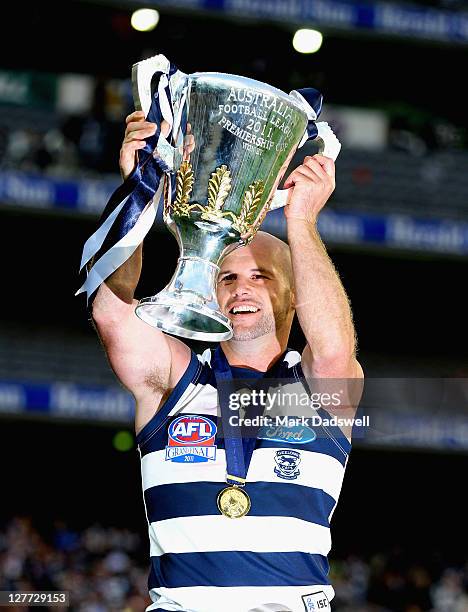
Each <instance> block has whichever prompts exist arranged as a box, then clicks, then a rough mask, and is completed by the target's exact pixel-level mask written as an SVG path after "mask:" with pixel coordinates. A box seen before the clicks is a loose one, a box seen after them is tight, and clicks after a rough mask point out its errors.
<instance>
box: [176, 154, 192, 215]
mask: <svg viewBox="0 0 468 612" xmlns="http://www.w3.org/2000/svg"><path fill="white" fill-rule="evenodd" d="M193 181H194V178H193V170H192V166H191V164H190V162H188V161H183V162H182V163H181V165H180V168H179V170H178V172H177V178H176V199H175V202H174V205H173V213H174V215H177V216H178V217H188V216H189V213H190V210H191V209H192V208H193V205H192V206H190V205H189V203H188V202H189V199H190V194H191V193H192V189H193Z"/></svg>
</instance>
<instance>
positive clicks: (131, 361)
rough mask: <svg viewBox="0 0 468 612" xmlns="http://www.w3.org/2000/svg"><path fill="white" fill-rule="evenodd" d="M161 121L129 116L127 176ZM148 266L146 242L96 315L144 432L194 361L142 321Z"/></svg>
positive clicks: (109, 286) (123, 155)
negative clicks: (141, 290) (141, 289)
mask: <svg viewBox="0 0 468 612" xmlns="http://www.w3.org/2000/svg"><path fill="white" fill-rule="evenodd" d="M154 131H155V125H154V124H152V123H149V122H146V121H145V120H144V115H143V113H142V112H135V113H132V114H131V115H129V116H128V117H127V128H126V131H125V137H124V140H123V143H122V149H121V151H120V169H121V173H122V177H123V178H126V177H127V176H128V175H129V174H130V172H131V171H132V170H133V168H134V165H135V156H136V152H137V151H138V150H139V149H141V148H143V147H144V145H145V142H144V138H146V137H148V136H151V135H152V134H153V133H154ZM141 269H142V245H140V246H139V247H138V248H137V249H136V251H135V252H134V253H133V255H132V256H131V257H130V258H129V259H128V260H127V261H126V262H125V263H123V264H122V265H121V266H120V267H119V268H118V269H117V270H116V271H115V272H114V273H113V274H112V275H111V276H109V278H108V279H107V280H106V281H105V282H104V283H102V285H101V286H100V287H99V289H98V291H97V294H96V297H95V299H94V302H93V306H92V317H93V321H94V323H95V326H96V329H97V331H98V334H99V336H100V338H101V341H102V343H103V345H104V348H105V350H106V353H107V356H108V359H109V362H110V365H111V367H112V369H113V370H114V372H115V374H116V375H117V377H118V379H119V380H120V382H121V383H122V384H123V385H124V386H125V387H126V388H127V389H128V390H129V391H130V392H131V393H132V394H133V395H134V397H135V399H136V403H137V413H136V423H135V426H136V430H137V431H139V430H140V429H141V428H142V427H143V426H144V425H145V424H146V423H147V422H148V421H149V419H150V418H151V417H152V416H153V414H154V413H155V412H156V411H157V409H158V408H159V407H160V406H161V405H162V403H163V402H164V399H165V397H166V396H167V394H168V392H169V391H170V390H171V389H172V388H173V387H174V386H175V385H176V384H177V382H178V380H179V379H180V377H181V376H182V374H183V372H184V371H185V369H186V368H187V366H188V363H189V361H190V349H189V348H188V347H187V345H185V344H184V343H183V342H181V341H179V340H177V339H175V338H172V337H171V336H166V335H165V334H164V333H163V332H161V331H160V330H158V329H156V328H154V327H151V326H150V325H148V324H147V323H144V322H143V321H141V320H140V319H139V318H138V317H137V316H136V314H135V307H136V305H137V303H138V302H137V300H135V299H134V297H133V296H134V292H135V289H136V286H137V284H138V281H139V279H140V274H141Z"/></svg>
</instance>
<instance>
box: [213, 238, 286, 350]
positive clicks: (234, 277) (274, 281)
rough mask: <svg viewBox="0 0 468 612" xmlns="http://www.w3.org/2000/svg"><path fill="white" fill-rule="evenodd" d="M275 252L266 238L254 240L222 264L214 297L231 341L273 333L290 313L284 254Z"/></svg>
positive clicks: (274, 246) (275, 249)
mask: <svg viewBox="0 0 468 612" xmlns="http://www.w3.org/2000/svg"><path fill="white" fill-rule="evenodd" d="M277 251H278V247H277V246H276V245H272V244H271V243H270V242H269V241H268V240H267V239H265V238H263V239H261V240H257V238H255V240H254V241H253V242H252V243H251V244H250V245H249V246H247V247H242V248H240V249H237V250H236V251H233V252H232V253H230V254H229V255H228V256H227V257H226V258H225V259H224V261H223V263H222V266H221V271H220V274H219V277H218V288H217V296H218V302H219V305H220V307H221V311H222V312H223V313H224V314H225V315H226V316H227V317H229V319H230V320H231V323H232V326H233V330H234V335H233V340H253V339H254V338H259V337H260V336H263V335H265V334H268V333H275V332H276V331H277V330H278V329H280V328H281V327H282V326H283V325H284V323H285V322H286V320H287V317H288V315H290V314H291V311H292V294H291V275H290V271H289V267H288V266H287V265H285V257H284V254H281V256H280V253H279V252H277ZM275 254H276V256H275Z"/></svg>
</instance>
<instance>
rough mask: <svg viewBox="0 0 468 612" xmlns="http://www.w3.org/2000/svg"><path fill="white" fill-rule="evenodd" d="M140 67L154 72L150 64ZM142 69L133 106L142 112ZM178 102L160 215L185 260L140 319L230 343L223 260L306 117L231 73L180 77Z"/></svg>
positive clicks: (255, 217) (245, 239)
mask: <svg viewBox="0 0 468 612" xmlns="http://www.w3.org/2000/svg"><path fill="white" fill-rule="evenodd" d="M157 57H161V56H157ZM140 64H143V67H144V68H145V69H147V68H148V60H146V64H145V62H142V63H140ZM139 68H141V66H140V65H139V64H136V65H135V66H134V70H133V81H134V98H135V106H136V108H137V109H141V108H143V110H145V109H144V106H145V102H144V101H143V100H142V93H141V83H139V79H140V80H141V73H140V74H138V69H139ZM180 74H182V73H180ZM139 87H140V89H139ZM171 95H172V99H171V103H172V109H173V113H174V115H173V116H174V119H173V122H174V125H173V126H172V144H170V143H169V142H168V141H167V140H166V139H165V138H164V133H163V134H162V136H161V137H160V139H159V142H158V147H157V151H156V152H155V156H158V155H159V156H160V157H161V158H162V159H163V160H164V161H165V163H166V164H167V165H168V166H169V167H170V169H171V171H172V172H170V173H168V174H167V175H166V177H167V182H166V188H165V195H164V213H163V218H164V222H165V223H166V225H167V227H168V228H169V230H170V231H171V232H172V234H174V236H175V238H176V239H177V242H178V244H179V248H180V257H179V259H178V262H177V267H176V270H175V272H174V275H173V277H172V279H171V281H170V282H169V284H168V285H167V286H166V287H165V288H164V289H163V290H162V291H160V292H159V293H157V294H156V295H154V296H152V297H147V298H144V299H142V300H141V301H140V302H139V304H138V306H137V308H136V314H137V316H138V317H140V318H141V319H142V320H143V321H145V322H146V323H149V324H150V325H152V326H154V327H157V328H159V329H161V330H163V331H165V332H167V333H170V334H174V335H177V336H182V337H184V338H193V339H197V340H204V341H216V342H217V341H221V340H228V339H229V338H231V336H232V326H231V323H230V321H229V319H228V317H226V316H225V315H224V314H223V313H222V312H221V310H220V308H219V305H218V302H217V298H216V283H217V277H218V273H219V269H220V268H219V266H220V262H221V261H222V259H223V258H224V257H225V256H226V255H227V254H228V253H230V252H231V251H233V250H234V249H236V248H238V247H242V246H244V245H246V244H248V243H249V242H250V241H251V240H252V238H253V237H254V236H255V233H256V232H257V230H258V229H259V227H260V224H261V223H262V220H263V219H264V217H265V215H266V213H267V212H268V210H269V208H270V206H271V202H272V199H273V196H274V194H275V192H276V189H277V186H278V183H279V181H280V180H281V178H282V176H283V174H284V172H285V170H286V168H287V167H288V164H289V162H290V160H291V158H292V156H293V155H294V153H295V151H296V149H297V147H298V145H299V143H300V142H301V139H303V137H304V133H305V130H306V127H307V124H308V116H307V113H306V111H305V110H304V108H303V107H302V106H301V104H300V103H299V102H298V101H297V100H296V99H295V98H294V97H293V96H291V95H288V94H286V93H284V92H282V91H280V90H278V89H275V88H273V87H271V86H269V85H266V84H264V83H261V82H258V81H255V80H252V79H248V78H244V77H239V76H234V75H230V74H221V73H210V72H206V73H203V72H201V73H195V74H191V75H182V76H179V77H178V79H177V82H176V83H175V84H173V85H172V87H171ZM335 140H336V139H335Z"/></svg>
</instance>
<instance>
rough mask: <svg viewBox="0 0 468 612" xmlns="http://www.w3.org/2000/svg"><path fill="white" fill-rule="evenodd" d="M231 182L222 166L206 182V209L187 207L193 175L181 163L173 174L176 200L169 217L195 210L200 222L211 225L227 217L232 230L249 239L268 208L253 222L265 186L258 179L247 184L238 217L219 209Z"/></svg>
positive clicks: (194, 206)
mask: <svg viewBox="0 0 468 612" xmlns="http://www.w3.org/2000/svg"><path fill="white" fill-rule="evenodd" d="M231 182H232V179H231V172H230V170H229V169H228V167H227V166H226V165H225V164H223V165H222V166H220V167H219V168H216V170H215V171H214V172H212V174H211V177H210V179H209V181H208V202H207V204H206V206H203V205H202V204H198V203H194V204H189V200H190V195H191V193H192V189H193V183H194V176H193V170H192V166H191V164H190V162H188V161H184V162H182V164H181V165H180V168H179V170H178V172H177V178H176V199H175V201H174V204H173V205H172V214H173V215H174V216H176V217H190V213H191V212H192V211H199V212H200V213H201V215H200V217H201V218H202V219H204V220H206V221H214V222H216V221H219V220H220V219H223V218H226V217H229V218H230V219H231V220H232V222H233V223H232V227H233V229H236V230H237V231H238V232H239V233H240V234H241V235H243V234H246V233H247V232H249V231H250V233H251V237H253V235H254V234H255V232H256V231H257V229H258V228H259V227H260V224H261V222H262V221H263V219H264V217H265V215H266V213H267V211H268V207H267V206H265V207H264V210H262V212H261V214H260V216H259V217H258V218H257V219H256V217H257V216H258V212H259V206H260V202H261V199H262V195H263V192H264V189H265V185H264V183H263V181H260V180H259V181H254V182H253V183H252V184H251V185H249V187H248V188H247V190H246V191H245V193H244V197H243V199H242V206H241V210H240V212H239V215H236V214H235V213H233V212H232V211H230V210H225V211H224V210H223V206H224V202H225V200H226V198H227V196H228V195H229V192H230V191H231ZM166 201H167V200H166ZM170 206H171V205H170V204H168V208H167V212H169V207H170Z"/></svg>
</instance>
